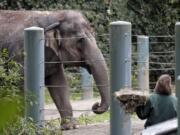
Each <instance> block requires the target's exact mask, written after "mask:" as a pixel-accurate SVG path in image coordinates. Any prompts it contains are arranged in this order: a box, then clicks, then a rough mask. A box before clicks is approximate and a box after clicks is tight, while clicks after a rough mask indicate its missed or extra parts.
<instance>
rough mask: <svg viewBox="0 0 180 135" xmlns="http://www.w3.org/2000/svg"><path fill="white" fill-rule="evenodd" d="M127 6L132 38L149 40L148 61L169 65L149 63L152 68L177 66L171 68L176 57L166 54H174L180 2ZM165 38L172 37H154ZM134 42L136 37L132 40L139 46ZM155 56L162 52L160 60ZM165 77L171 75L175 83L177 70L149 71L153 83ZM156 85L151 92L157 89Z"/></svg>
mask: <svg viewBox="0 0 180 135" xmlns="http://www.w3.org/2000/svg"><path fill="white" fill-rule="evenodd" d="M126 5H127V9H126V10H127V11H128V12H126V17H127V19H128V20H129V21H130V22H132V25H133V35H148V36H150V48H149V50H150V60H149V61H150V62H157V63H167V64H151V63H150V68H151V69H165V68H175V67H174V64H169V63H175V59H174V53H172V54H171V55H169V54H167V53H165V52H168V51H175V46H174V43H173V42H175V40H174V37H173V35H174V26H175V23H176V22H177V21H178V20H179V13H180V12H179V11H180V10H179V8H178V5H180V2H179V1H178V0H163V1H162V0H153V1H148V0H126ZM164 35H167V36H168V35H169V36H170V35H171V36H170V37H154V36H164ZM135 38H136V36H135V37H134V38H133V40H134V42H136V39H135ZM153 42H154V43H153ZM155 42H156V43H155ZM163 42H164V43H163ZM165 42H166V43H165ZM168 42H171V43H168ZM165 48H166V50H165ZM152 52H161V56H160V55H158V54H156V55H154V54H153V53H152ZM162 52H164V53H162ZM162 55H164V56H162ZM162 73H168V74H171V75H172V77H173V79H174V70H162V71H150V82H155V81H156V80H157V78H158V76H159V75H160V74H162ZM153 85H154V84H153ZM153 85H152V88H153V87H154V86H153Z"/></svg>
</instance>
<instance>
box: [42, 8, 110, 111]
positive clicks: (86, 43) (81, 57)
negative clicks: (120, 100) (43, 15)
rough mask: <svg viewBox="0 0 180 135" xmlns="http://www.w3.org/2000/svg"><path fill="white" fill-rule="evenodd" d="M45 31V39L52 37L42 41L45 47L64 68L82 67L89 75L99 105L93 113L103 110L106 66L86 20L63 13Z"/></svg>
mask: <svg viewBox="0 0 180 135" xmlns="http://www.w3.org/2000/svg"><path fill="white" fill-rule="evenodd" d="M45 32H46V36H47V37H48V36H49V37H53V38H54V39H50V40H46V41H47V42H46V46H48V47H49V48H51V49H52V50H53V51H54V53H55V54H56V56H57V58H58V59H59V60H60V61H61V62H62V63H63V64H64V66H82V67H85V68H87V70H88V71H89V73H91V74H92V75H93V77H94V80H95V82H96V85H97V87H98V89H99V92H100V95H101V103H95V104H94V105H93V107H92V110H93V111H94V112H95V113H97V114H101V113H103V112H105V111H107V110H108V107H109V102H110V99H109V86H108V84H109V81H108V74H107V66H106V63H105V60H104V57H103V55H102V53H101V51H100V50H99V48H98V47H97V45H96V40H95V38H94V36H93V33H92V31H91V28H90V25H89V23H88V22H87V20H85V18H84V17H83V16H82V14H81V13H79V12H76V11H66V12H64V13H62V14H61V15H60V16H59V19H58V21H57V22H54V23H52V24H51V25H49V26H48V27H46V28H45Z"/></svg>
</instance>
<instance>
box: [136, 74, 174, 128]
mask: <svg viewBox="0 0 180 135" xmlns="http://www.w3.org/2000/svg"><path fill="white" fill-rule="evenodd" d="M154 90H155V91H154V93H153V94H152V95H151V96H150V97H149V98H148V100H147V102H146V104H145V105H144V106H139V107H137V108H136V113H137V116H138V117H139V118H140V119H147V120H146V122H145V125H144V127H145V128H146V127H148V126H152V125H154V124H157V123H160V122H163V121H166V120H169V119H171V118H174V117H176V116H177V98H176V97H175V96H173V95H172V89H171V77H170V76H169V75H167V74H164V75H161V76H160V77H159V79H158V81H157V82H156V86H155V89H154Z"/></svg>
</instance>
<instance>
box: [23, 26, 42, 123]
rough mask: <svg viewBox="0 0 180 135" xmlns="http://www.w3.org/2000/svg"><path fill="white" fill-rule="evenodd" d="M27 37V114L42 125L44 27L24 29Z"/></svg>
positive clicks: (25, 43) (25, 41)
mask: <svg viewBox="0 0 180 135" xmlns="http://www.w3.org/2000/svg"><path fill="white" fill-rule="evenodd" d="M24 34H25V37H24V38H25V39H24V45H25V71H24V72H25V97H26V106H25V116H26V118H29V117H31V118H32V119H33V121H34V122H35V123H36V124H38V125H42V124H43V120H44V113H43V112H44V111H43V110H42V109H43V108H44V62H43V61H44V29H42V28H39V27H30V28H26V29H25V30H24Z"/></svg>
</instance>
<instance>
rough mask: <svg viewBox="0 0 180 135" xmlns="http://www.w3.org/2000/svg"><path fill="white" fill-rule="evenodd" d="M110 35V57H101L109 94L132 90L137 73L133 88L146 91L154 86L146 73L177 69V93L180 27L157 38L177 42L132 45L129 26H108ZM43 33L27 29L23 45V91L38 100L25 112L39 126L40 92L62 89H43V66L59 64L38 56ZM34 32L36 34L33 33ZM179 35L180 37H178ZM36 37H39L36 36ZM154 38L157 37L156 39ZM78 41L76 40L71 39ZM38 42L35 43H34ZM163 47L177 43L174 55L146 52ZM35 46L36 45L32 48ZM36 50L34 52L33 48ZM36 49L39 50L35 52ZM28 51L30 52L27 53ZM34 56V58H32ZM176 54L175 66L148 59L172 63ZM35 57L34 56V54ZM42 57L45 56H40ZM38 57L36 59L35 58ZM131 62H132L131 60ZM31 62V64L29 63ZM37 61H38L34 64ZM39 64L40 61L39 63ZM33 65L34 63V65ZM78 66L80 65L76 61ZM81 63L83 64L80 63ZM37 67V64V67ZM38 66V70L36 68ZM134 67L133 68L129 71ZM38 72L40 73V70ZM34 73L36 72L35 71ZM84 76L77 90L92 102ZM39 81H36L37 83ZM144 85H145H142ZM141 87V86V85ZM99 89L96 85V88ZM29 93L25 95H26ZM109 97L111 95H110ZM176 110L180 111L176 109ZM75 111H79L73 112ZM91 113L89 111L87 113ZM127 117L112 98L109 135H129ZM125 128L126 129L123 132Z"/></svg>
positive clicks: (144, 38)
mask: <svg viewBox="0 0 180 135" xmlns="http://www.w3.org/2000/svg"><path fill="white" fill-rule="evenodd" d="M110 28H111V29H110V30H111V31H110V34H105V35H102V36H109V37H110V44H111V46H109V45H108V47H111V53H110V54H104V56H106V60H107V61H111V72H110V71H109V70H108V71H107V72H109V73H111V90H112V91H111V93H113V92H115V91H117V90H119V89H120V88H122V87H132V86H131V85H132V84H131V74H132V73H133V72H137V76H138V77H137V78H138V82H137V84H136V85H137V86H133V87H134V88H135V89H141V90H149V84H151V83H155V82H149V71H160V70H162V71H163V70H164V71H165V70H166V71H167V70H173V71H174V70H175V69H176V76H175V78H176V79H175V80H176V89H180V83H179V80H177V78H178V76H179V74H180V71H179V69H180V66H179V65H180V63H179V62H178V59H179V58H180V53H178V51H179V50H180V48H179V44H180V41H179V39H178V37H179V35H180V34H179V33H180V32H179V31H180V30H179V24H177V25H176V34H175V36H171V35H168V36H158V37H160V38H161V37H163V38H167V37H170V38H174V37H175V39H176V42H151V41H149V38H153V37H155V36H148V37H147V36H137V35H133V36H136V37H137V43H132V41H131V37H132V36H131V23H129V22H113V23H111V25H110ZM42 31H43V30H42V29H41V28H28V29H26V30H25V45H26V55H25V56H28V57H27V59H26V62H25V74H26V79H25V85H26V87H25V89H26V90H34V91H32V92H33V94H35V98H37V99H38V98H39V99H38V102H36V103H34V104H33V105H32V104H31V105H27V108H26V111H27V113H26V114H27V117H32V118H33V119H34V120H35V121H37V122H38V124H42V123H41V121H43V115H44V114H43V111H44V109H43V108H44V107H43V104H44V101H43V100H44V99H43V89H44V88H45V87H64V86H59V85H57V86H45V84H44V82H43V80H44V79H43V78H44V67H42V65H44V63H48V64H54V63H60V62H59V61H54V62H48V61H47V62H45V61H44V59H43V57H44V56H40V55H41V53H42V52H41V51H42V50H43V48H40V47H42V46H43V44H44V40H43V39H44V35H43V32H42ZM36 32H37V33H36ZM178 32H179V33H178ZM37 35H38V36H37ZM156 37H157V36H156ZM74 38H77V37H74ZM37 40H38V41H37ZM163 43H166V44H167V43H169V44H174V43H176V51H174V50H172V51H163V52H162V51H155V52H151V51H149V45H152V44H153V45H155V44H163ZM35 44H36V45H35ZM132 44H133V45H135V44H136V45H137V46H138V47H137V48H138V49H137V52H133V53H132V52H131V51H132V50H131V45H132ZM29 47H34V49H35V50H36V51H32V50H31V49H33V48H29ZM36 47H37V48H36ZM38 47H39V48H38ZM30 50H31V52H29V51H30ZM38 51H40V52H38ZM32 52H33V54H32ZM175 52H176V62H162V61H159V62H158V61H150V60H149V59H150V57H165V58H166V57H172V58H173V59H174V55H175ZM36 53H37V54H36ZM42 55H44V54H42ZM37 57H39V58H37ZM132 58H133V59H132ZM32 59H33V60H32ZM36 60H37V61H36ZM38 60H40V61H38ZM95 61H98V58H97V59H95ZM34 62H35V63H36V64H35V65H33V64H34ZM66 62H76V61H63V62H61V63H66ZM78 62H79V61H78ZM81 62H83V61H81ZM132 62H135V63H137V67H135V68H134V67H133V65H131V64H132ZM37 63H38V64H37ZM150 64H155V65H168V67H163V68H150V66H149V65H150ZM37 65H39V66H40V67H36V66H37ZM132 67H133V68H132ZM39 68H40V69H39ZM36 70H37V71H36ZM80 74H82V76H83V75H85V76H83V77H84V79H83V77H82V84H81V86H79V87H82V88H83V89H86V91H85V93H84V97H83V99H84V98H85V99H87V98H89V97H91V98H92V95H93V89H92V87H94V86H93V84H92V80H91V77H90V75H89V74H87V72H86V71H83V73H80ZM37 79H39V80H37ZM145 82H146V83H145ZM142 84H143V85H142ZM97 85H98V84H97ZM103 86H107V87H109V84H103ZM86 92H87V93H86ZM28 93H29V92H27V94H28ZM111 96H112V95H111ZM177 96H178V97H179V96H180V94H179V93H177ZM178 108H180V105H179V104H178ZM178 110H179V109H178ZM73 111H78V110H73ZM86 111H91V110H86ZM178 117H179V119H180V114H179V113H178ZM130 123H131V122H130V117H129V115H127V114H125V113H124V112H123V110H121V108H120V107H119V104H117V103H116V102H115V101H114V100H113V96H112V98H111V134H112V135H119V134H124V135H126V134H127V135H130V132H131V131H130V130H128V131H127V127H128V128H129V129H131V127H130V125H131V124H130ZM124 127H125V128H124Z"/></svg>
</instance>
